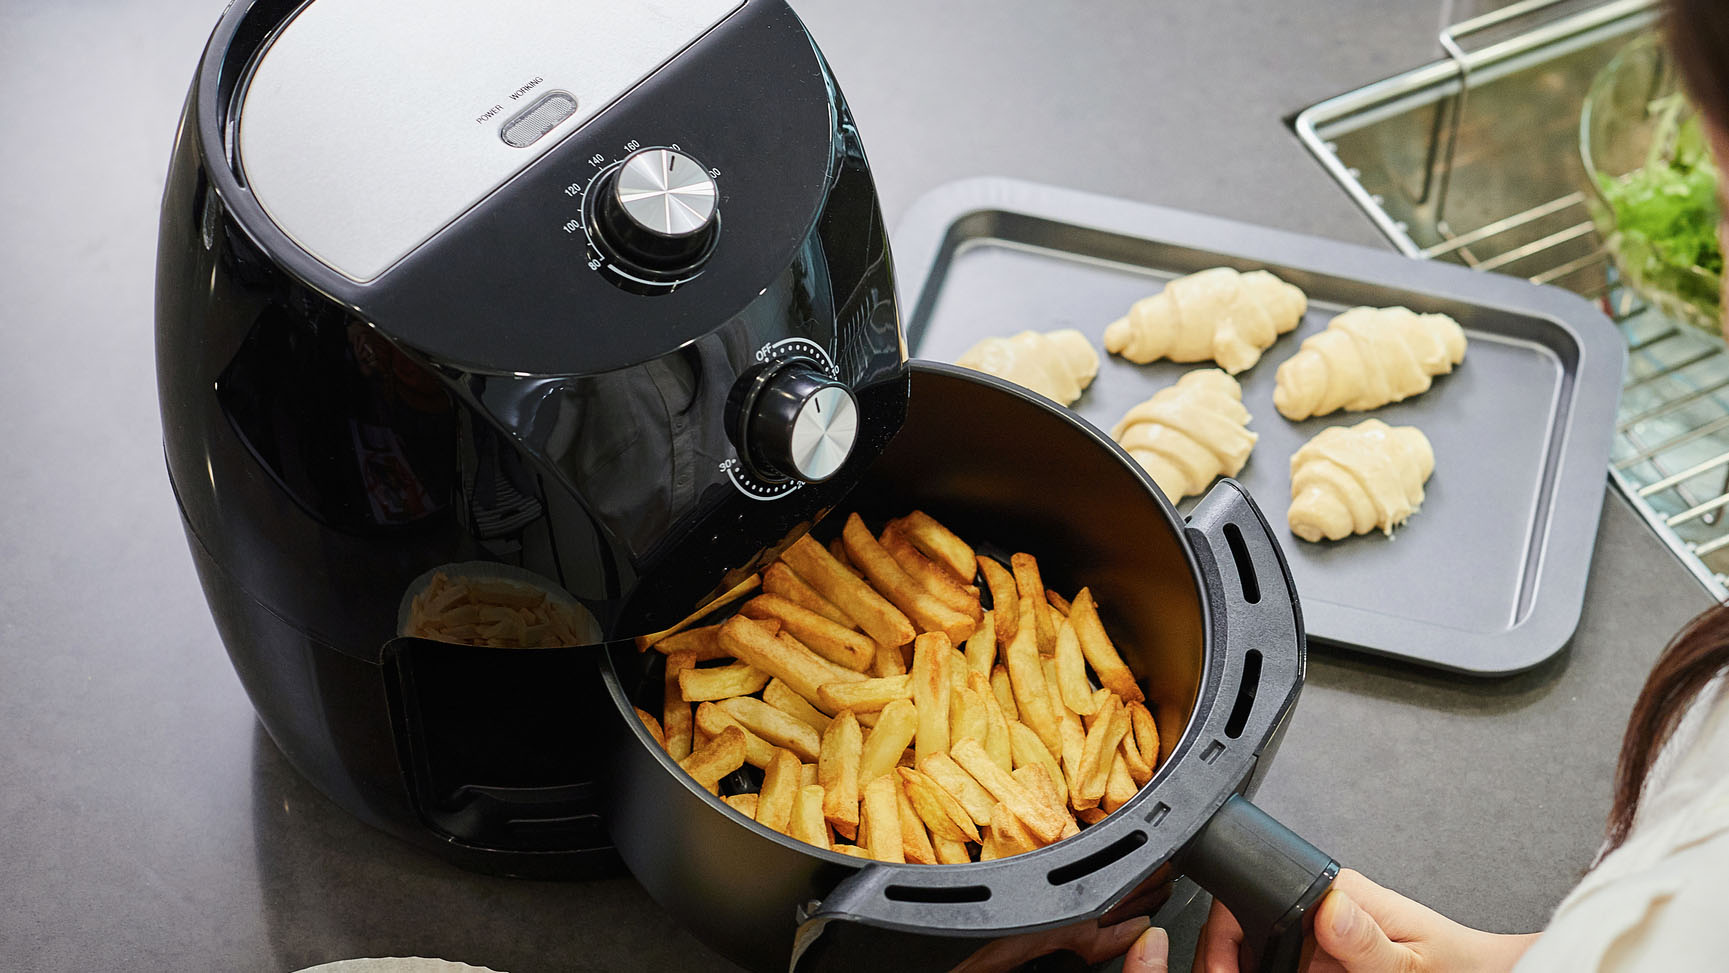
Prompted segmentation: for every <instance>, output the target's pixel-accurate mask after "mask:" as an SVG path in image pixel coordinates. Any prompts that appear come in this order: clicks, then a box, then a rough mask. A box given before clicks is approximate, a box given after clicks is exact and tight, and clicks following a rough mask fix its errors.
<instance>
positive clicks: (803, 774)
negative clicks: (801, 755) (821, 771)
mask: <svg viewBox="0 0 1729 973" xmlns="http://www.w3.org/2000/svg"><path fill="white" fill-rule="evenodd" d="M815 783H816V764H802V765H800V766H799V769H798V786H800V787H809V786H810V785H812V784H815Z"/></svg>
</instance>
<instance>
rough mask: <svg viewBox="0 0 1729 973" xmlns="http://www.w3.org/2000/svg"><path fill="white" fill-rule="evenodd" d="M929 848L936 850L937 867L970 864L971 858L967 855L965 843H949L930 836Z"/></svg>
mask: <svg viewBox="0 0 1729 973" xmlns="http://www.w3.org/2000/svg"><path fill="white" fill-rule="evenodd" d="M931 847H933V848H935V849H936V852H937V864H938V865H967V864H971V863H972V860H973V856H972V855H970V854H968V853H967V843H966V842H964V841H951V840H949V839H948V838H938V837H937V836H936V835H931Z"/></svg>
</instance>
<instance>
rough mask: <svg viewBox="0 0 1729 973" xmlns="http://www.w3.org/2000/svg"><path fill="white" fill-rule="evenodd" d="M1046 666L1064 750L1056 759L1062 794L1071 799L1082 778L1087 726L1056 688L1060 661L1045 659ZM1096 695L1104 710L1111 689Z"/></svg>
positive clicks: (1052, 707) (1102, 690)
mask: <svg viewBox="0 0 1729 973" xmlns="http://www.w3.org/2000/svg"><path fill="white" fill-rule="evenodd" d="M1044 664H1045V682H1046V683H1047V684H1048V685H1049V687H1050V691H1051V709H1053V710H1055V711H1056V714H1057V733H1058V736H1059V738H1060V742H1061V747H1060V748H1059V749H1058V751H1057V753H1056V754H1054V756H1056V758H1057V761H1058V763H1059V764H1060V765H1061V766H1062V770H1063V793H1064V795H1065V796H1066V797H1068V798H1069V799H1071V800H1072V799H1073V796H1074V789H1075V788H1074V781H1076V780H1077V779H1079V776H1080V771H1081V757H1082V755H1083V754H1084V753H1085V752H1086V742H1087V731H1086V725H1085V724H1084V723H1082V721H1081V717H1080V716H1078V715H1076V714H1075V711H1074V710H1072V709H1069V707H1068V705H1067V704H1065V703H1064V702H1063V694H1062V690H1060V689H1058V688H1057V660H1055V659H1045V660H1044ZM1097 695H1098V701H1097V703H1096V704H1095V706H1094V709H1100V708H1103V706H1104V701H1105V700H1106V699H1107V698H1109V696H1110V690H1107V689H1101V690H1099V692H1098V694H1097Z"/></svg>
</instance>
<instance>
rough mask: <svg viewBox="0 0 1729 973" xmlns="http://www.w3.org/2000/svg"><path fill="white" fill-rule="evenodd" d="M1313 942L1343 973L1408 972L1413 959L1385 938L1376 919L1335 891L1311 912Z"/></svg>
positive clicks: (1404, 950)
mask: <svg viewBox="0 0 1729 973" xmlns="http://www.w3.org/2000/svg"><path fill="white" fill-rule="evenodd" d="M1406 901H1409V900H1406ZM1315 942H1316V944H1317V945H1319V946H1320V947H1321V949H1323V950H1325V951H1326V953H1327V954H1328V955H1329V956H1331V957H1332V958H1333V959H1335V960H1338V962H1339V965H1341V966H1343V967H1344V968H1345V973H1402V971H1407V970H1411V969H1412V968H1413V961H1414V960H1415V959H1416V956H1415V954H1413V953H1412V952H1411V951H1410V950H1409V949H1407V948H1406V947H1404V946H1401V945H1399V944H1397V943H1395V942H1393V941H1392V940H1391V939H1388V938H1387V934H1386V933H1385V932H1383V931H1382V928H1381V925H1380V924H1379V923H1378V922H1377V919H1376V917H1375V916H1371V915H1370V914H1369V913H1368V912H1366V911H1364V909H1363V907H1362V906H1360V905H1358V904H1357V903H1356V901H1355V900H1353V899H1352V898H1351V896H1350V895H1349V894H1348V893H1346V892H1345V891H1344V890H1343V889H1339V888H1334V889H1333V891H1331V892H1328V893H1327V897H1326V898H1325V899H1322V900H1321V907H1320V909H1318V910H1316V912H1315Z"/></svg>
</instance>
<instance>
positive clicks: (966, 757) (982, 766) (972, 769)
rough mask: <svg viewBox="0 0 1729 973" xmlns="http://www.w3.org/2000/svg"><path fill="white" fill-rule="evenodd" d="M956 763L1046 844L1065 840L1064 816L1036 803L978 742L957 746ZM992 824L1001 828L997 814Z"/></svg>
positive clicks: (955, 750)
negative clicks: (1063, 834)
mask: <svg viewBox="0 0 1729 973" xmlns="http://www.w3.org/2000/svg"><path fill="white" fill-rule="evenodd" d="M951 756H953V757H954V759H955V762H956V763H958V764H960V765H961V769H963V770H965V771H966V772H967V773H968V774H971V775H972V778H973V779H974V780H976V781H978V782H979V786H980V787H983V788H984V789H985V790H986V791H988V792H990V795H991V796H992V797H994V798H996V799H997V801H998V802H1000V803H1001V804H1004V805H1007V806H1008V808H1009V810H1010V811H1012V812H1013V813H1014V816H1015V817H1017V818H1019V819H1020V820H1021V822H1022V823H1023V824H1025V825H1026V826H1027V830H1029V831H1031V832H1032V833H1033V835H1034V836H1035V837H1037V838H1038V839H1039V841H1040V842H1041V843H1042V844H1050V843H1051V842H1053V841H1056V840H1057V839H1058V838H1060V837H1061V836H1062V833H1063V816H1062V815H1059V814H1057V812H1055V811H1053V810H1051V809H1050V808H1048V807H1046V806H1045V805H1043V804H1041V803H1039V802H1038V801H1036V800H1034V799H1033V797H1032V795H1030V794H1028V793H1027V790H1026V788H1024V787H1022V786H1021V785H1020V784H1018V783H1016V782H1015V779H1014V777H1012V776H1010V775H1009V774H1005V773H1003V769H1002V768H1001V767H998V766H997V765H996V762H995V761H993V760H991V756H990V754H988V753H986V752H985V748H984V747H983V746H982V745H981V744H980V743H979V742H978V741H977V740H962V741H961V742H960V743H958V744H956V745H955V748H954V750H953V752H952V754H951ZM991 822H992V824H993V825H999V824H1001V823H1002V822H999V821H997V817H996V812H995V811H994V810H993V811H992V812H991Z"/></svg>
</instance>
